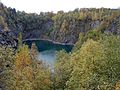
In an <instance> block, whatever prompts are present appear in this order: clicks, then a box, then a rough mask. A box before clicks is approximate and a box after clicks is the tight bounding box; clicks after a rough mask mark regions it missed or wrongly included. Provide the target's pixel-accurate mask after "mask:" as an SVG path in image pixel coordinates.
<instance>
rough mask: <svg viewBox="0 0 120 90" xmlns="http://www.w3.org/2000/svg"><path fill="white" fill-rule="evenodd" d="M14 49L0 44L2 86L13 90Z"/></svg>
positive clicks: (0, 77)
mask: <svg viewBox="0 0 120 90" xmlns="http://www.w3.org/2000/svg"><path fill="white" fill-rule="evenodd" d="M13 63H14V50H13V49H12V48H8V47H4V46H0V87H2V89H4V90H12V89H11V87H12V85H13V84H14V77H13V75H14V74H13V68H14V64H13Z"/></svg>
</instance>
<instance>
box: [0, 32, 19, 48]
mask: <svg viewBox="0 0 120 90" xmlns="http://www.w3.org/2000/svg"><path fill="white" fill-rule="evenodd" d="M0 45H2V46H5V47H12V48H17V39H16V38H13V36H11V35H10V33H9V32H0Z"/></svg>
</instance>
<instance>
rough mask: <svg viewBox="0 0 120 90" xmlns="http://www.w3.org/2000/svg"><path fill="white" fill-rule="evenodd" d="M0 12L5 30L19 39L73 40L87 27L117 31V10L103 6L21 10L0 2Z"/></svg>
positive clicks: (119, 31)
mask: <svg viewBox="0 0 120 90" xmlns="http://www.w3.org/2000/svg"><path fill="white" fill-rule="evenodd" d="M0 15H1V16H2V17H3V18H4V20H5V23H6V24H7V27H8V28H9V29H8V31H10V33H11V34H12V36H15V37H18V33H19V32H21V33H22V35H23V39H24V40H25V39H49V40H53V41H57V42H60V43H70V44H74V43H75V42H76V41H77V39H78V37H79V34H80V33H83V34H84V35H86V33H87V32H88V31H90V30H95V29H96V30H97V31H101V32H102V33H113V34H120V10H119V9H107V8H99V9H95V8H89V9H88V8H83V9H75V10H74V11H70V12H67V13H65V12H63V11H59V12H58V13H57V14H55V13H53V12H46V13H45V12H41V13H40V14H39V15H38V14H35V13H25V12H20V11H16V10H15V9H12V8H7V7H6V6H4V5H3V4H2V3H0Z"/></svg>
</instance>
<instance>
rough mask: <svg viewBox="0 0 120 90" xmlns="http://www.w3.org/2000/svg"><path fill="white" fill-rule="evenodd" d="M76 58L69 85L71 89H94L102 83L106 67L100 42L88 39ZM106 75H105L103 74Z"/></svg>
mask: <svg viewBox="0 0 120 90" xmlns="http://www.w3.org/2000/svg"><path fill="white" fill-rule="evenodd" d="M73 59H74V62H75V63H74V67H73V72H72V74H71V76H72V77H71V78H70V80H69V81H68V82H67V85H68V87H69V89H70V90H94V89H98V86H99V85H100V84H101V83H102V82H101V79H102V77H101V76H102V73H104V70H105V69H106V67H105V65H106V62H105V61H104V54H103V50H102V46H101V44H100V43H98V42H96V41H93V40H87V41H86V42H85V43H84V44H83V45H82V47H81V49H80V52H79V53H78V54H77V55H76V58H73ZM103 77H104V75H103Z"/></svg>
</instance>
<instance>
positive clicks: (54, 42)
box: [22, 38, 75, 46]
mask: <svg viewBox="0 0 120 90" xmlns="http://www.w3.org/2000/svg"><path fill="white" fill-rule="evenodd" d="M28 40H43V41H48V42H52V43H53V44H61V45H73V46H74V45H75V44H73V43H60V42H56V41H53V40H50V39H36V38H33V39H24V40H22V41H23V42H25V41H28Z"/></svg>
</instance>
